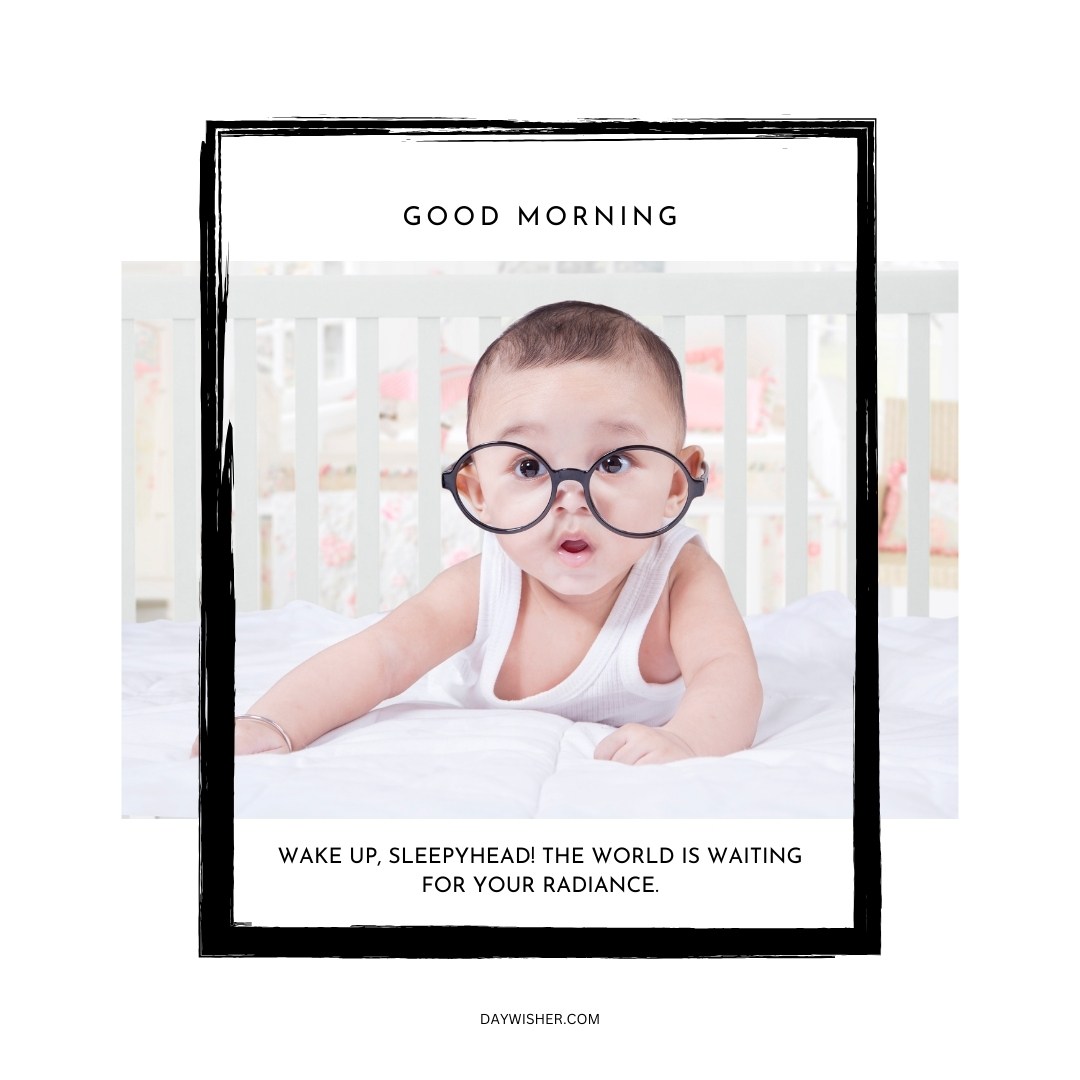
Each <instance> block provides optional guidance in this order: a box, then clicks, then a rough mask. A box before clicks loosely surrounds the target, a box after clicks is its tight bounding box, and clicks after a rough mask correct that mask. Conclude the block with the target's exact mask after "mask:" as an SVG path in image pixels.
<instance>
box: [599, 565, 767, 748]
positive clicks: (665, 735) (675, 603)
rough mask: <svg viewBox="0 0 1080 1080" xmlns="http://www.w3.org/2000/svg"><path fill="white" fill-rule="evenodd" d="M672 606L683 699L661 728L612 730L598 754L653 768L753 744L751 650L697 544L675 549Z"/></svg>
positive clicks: (755, 689)
mask: <svg viewBox="0 0 1080 1080" xmlns="http://www.w3.org/2000/svg"><path fill="white" fill-rule="evenodd" d="M669 611H670V634H671V648H672V651H673V652H674V654H675V659H676V660H677V661H678V664H679V669H680V671H681V672H682V677H683V680H684V682H685V683H686V693H685V694H684V695H683V699H682V702H681V704H680V705H679V708H678V709H677V710H676V712H675V715H674V716H673V717H672V718H671V719H670V720H669V721H668V722H667V723H666V724H664V725H663V727H657V728H653V727H647V726H646V725H643V724H625V725H623V726H622V727H621V728H619V729H618V730H616V731H614V732H612V734H610V735H608V736H607V737H606V738H605V739H603V740H602V741H601V742H600V743H599V745H598V746H597V747H596V751H595V755H594V756H595V757H596V758H597V759H600V760H606V761H622V762H625V763H626V764H629V765H651V764H659V763H661V762H665V761H676V760H678V759H679V758H685V757H695V756H696V757H706V756H708V757H714V756H715V757H719V756H722V755H724V754H731V753H734V752H735V751H736V750H745V749H747V748H749V747H750V746H751V744H752V743H753V741H754V734H755V733H756V731H757V723H758V717H759V716H760V714H761V703H762V691H761V681H760V679H759V678H758V671H757V661H756V660H755V658H754V650H753V648H752V647H751V644H750V636H749V635H748V634H747V632H746V625H745V623H744V622H743V619H742V616H741V615H740V614H739V609H738V607H737V606H736V604H735V600H734V598H733V597H732V595H731V590H730V589H729V588H728V584H727V579H726V578H725V577H724V572H723V571H722V570H721V569H720V567H719V566H718V565H717V564H716V563H715V562H714V561H713V559H712V558H711V557H710V556H709V554H708V552H707V551H705V549H704V548H703V547H701V546H700V545H698V544H687V545H686V546H685V547H684V548H683V550H682V551H681V552H680V553H679V558H678V560H677V561H676V563H675V567H674V568H673V577H672V583H671V592H670V595H669Z"/></svg>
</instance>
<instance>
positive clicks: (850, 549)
mask: <svg viewBox="0 0 1080 1080" xmlns="http://www.w3.org/2000/svg"><path fill="white" fill-rule="evenodd" d="M855 319H856V316H855V315H849V316H848V317H847V456H846V458H845V460H846V461H847V595H848V599H849V600H850V601H851V602H852V603H854V602H855V552H856V550H857V545H856V528H855V525H856V517H857V515H856V513H855V507H856V506H857V505H858V503H857V502H856V499H857V497H858V489H859V479H858V477H859V469H858V465H859V461H858V457H857V455H858V454H860V453H862V449H863V442H862V439H861V438H860V432H859V398H858V391H857V389H856V385H855V384H856V379H855V376H856V373H857V368H856V363H857V359H858V358H857V356H856V353H855V341H856V337H855ZM867 475H870V473H869V470H868V471H867Z"/></svg>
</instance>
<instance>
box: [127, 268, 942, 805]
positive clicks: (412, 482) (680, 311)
mask: <svg viewBox="0 0 1080 1080" xmlns="http://www.w3.org/2000/svg"><path fill="white" fill-rule="evenodd" d="M198 284H199V279H198V268H197V267H196V266H194V265H190V264H189V265H170V264H129V265H126V266H125V267H124V273H123V304H124V311H123V316H124V319H125V324H126V325H129V326H130V331H129V334H128V337H127V338H126V339H125V340H127V341H129V342H130V343H131V348H132V350H133V356H132V358H131V359H132V361H133V362H132V363H130V364H129V370H130V372H131V376H132V382H133V384H134V386H133V389H132V390H131V391H130V401H131V403H132V405H133V412H132V415H131V416H130V417H128V418H126V419H127V420H128V421H129V422H130V423H131V425H132V430H133V438H132V443H133V446H134V448H135V454H134V461H133V465H134V475H133V477H131V476H129V477H128V478H127V482H128V483H129V484H130V483H131V481H132V480H133V481H134V483H133V484H132V487H133V492H132V494H133V499H132V502H131V508H132V510H133V512H134V513H133V517H134V526H135V529H134V544H133V545H132V546H131V549H130V553H131V555H132V556H133V560H132V565H131V567H130V571H129V577H128V591H127V594H126V595H125V597H124V606H125V623H124V647H125V652H124V664H125V668H124V770H123V785H124V798H123V813H124V814H125V815H126V816H132V817H192V816H195V815H196V814H197V811H198V773H197V760H196V759H195V757H194V756H193V753H194V743H195V736H196V734H197V731H196V729H195V727H194V719H195V717H196V715H197V686H196V682H195V679H194V673H193V672H192V670H191V665H190V659H191V656H192V655H193V653H194V651H195V650H196V649H197V647H198V622H197V618H196V616H197V611H198V590H197V580H198V577H197V575H198V532H197V529H198V514H197V510H198V506H197V502H196V504H195V505H194V506H193V505H192V504H191V503H190V502H186V503H185V501H184V497H185V496H186V498H187V499H189V500H190V498H191V495H192V493H193V492H195V491H196V490H197V470H198V460H197V459H198V452H197V451H198V447H197V445H195V444H194V442H193V440H194V438H195V434H196V430H197V428H196V419H197V417H196V416H195V410H196V408H197V397H196V387H197V378H196V373H195V372H194V371H193V365H194V364H195V363H196V360H197V353H196V341H197V339H196V335H195V332H194V325H195V323H196V317H197V313H198ZM878 287H879V305H878V306H879V310H878V378H877V389H878V396H877V402H876V404H877V409H876V414H877V419H878V438H877V443H878V448H879V454H878V461H879V476H878V477H877V484H878V521H877V524H878V536H877V540H876V544H875V546H876V547H877V549H878V563H879V566H878V602H879V610H880V613H881V619H880V622H879V624H878V646H879V664H880V669H879V670H880V679H881V698H880V745H881V751H880V753H881V785H882V786H881V807H882V811H881V812H882V815H883V816H885V817H899V818H942V817H945V818H947V817H955V816H956V813H957V746H956V713H957V695H956V659H957V658H956V649H957V626H958V619H957V615H958V605H957V585H958V577H959V574H958V565H959V552H958V526H957V509H956V508H957V501H958V500H957V489H958V470H957V430H958V418H957V417H958V408H957V401H956V396H957V395H956V386H957V375H956V338H957V326H956V322H957V312H956V307H957V304H956V299H957V270H956V268H955V267H950V266H938V265H934V266H918V267H905V268H891V267H881V268H880V269H879V271H878ZM809 298H812V300H811V299H809ZM854 299H855V292H854V268H853V267H850V266H849V267H843V266H841V267H832V266H812V265H806V264H789V265H776V264H769V265H767V266H765V267H761V266H759V265H754V264H741V265H739V266H738V267H736V268H732V267H730V266H726V265H724V264H707V263H660V262H640V263H636V264H626V263H609V264H603V263H578V262H567V263H552V264H546V265H545V264H541V263H538V262H527V263H520V264H519V263H509V264H507V263H424V264H421V263H384V264H365V263H360V262H355V263H348V262H345V263H334V262H330V263H319V262H308V263H289V262H278V263H263V264H251V265H234V266H233V267H231V268H230V273H229V303H230V320H229V323H228V326H227V332H226V343H225V359H224V363H225V368H224V370H225V382H224V395H223V398H224V410H225V419H226V423H227V424H229V425H231V428H232V440H233V446H234V449H235V457H236V470H235V481H234V489H233V492H234V499H233V512H232V532H233V538H234V539H233V546H234V552H235V563H234V565H235V583H236V602H237V614H236V712H237V715H238V717H242V718H241V719H238V720H237V727H236V732H237V735H236V738H237V746H236V772H235V813H236V816H237V817H239V818H243V817H254V818H282V817H287V818H294V817H300V818H303V817H310V818H336V817H341V818H400V817H408V818H530V817H537V818H578V817H587V818H751V819H759V818H849V817H851V813H852V748H853V737H854V730H853V712H852V708H853V706H852V685H853V680H854V674H855V643H856V622H857V620H856V605H855V603H854V587H855V573H854V562H855V553H856V551H855V528H854V524H855V523H854V507H853V497H854V486H855V463H856V454H857V453H858V450H859V446H860V443H859V441H858V438H857V427H856V423H857V415H856V411H857V410H856V403H855V400H854V398H855V394H854V371H853V364H854V362H855V349H854ZM811 307H813V310H809V309H810V308H811ZM170 311H171V317H166V313H167V312H170ZM298 311H303V312H304V313H305V314H303V315H300V316H298V315H297V314H296V313H297V312H298ZM478 371H479V373H480V374H479V375H478V374H477V372H478ZM501 384H505V389H504V388H503V385H501ZM725 387H731V388H733V390H734V392H733V393H729V394H725ZM912 388H913V389H914V391H915V393H917V394H921V397H919V398H918V399H916V400H914V401H913V402H912V403H911V405H910V408H909V392H910V390H911V389H912ZM485 398H487V401H485ZM485 405H486V406H487V410H486V411H487V412H488V413H489V414H490V413H494V415H487V416H485V415H483V413H484V408H483V407H484V406H485ZM496 405H498V411H495V406H496ZM911 425H914V431H915V436H916V441H913V442H912V444H911V445H912V450H911V452H910V454H909V452H908V450H907V447H908V440H909V429H910V426H911ZM669 429H670V430H669ZM919 437H921V439H922V445H921V447H920V445H919V444H918V441H917V440H918V438H919ZM184 439H186V440H187V443H186V445H185V444H184V441H183V440H184ZM609 443H610V445H608V444H609ZM130 464H131V463H129V468H130ZM567 468H570V469H572V470H573V473H572V475H569V476H567V475H565V474H562V475H560V470H565V469H567ZM507 478H512V482H513V484H514V486H513V487H512V488H508V487H506V486H505V484H506V483H508V482H509V481H508V480H507ZM916 485H918V486H916ZM496 492H498V494H496ZM649 496H651V500H650V498H649ZM657 498H659V499H660V503H659V504H658V505H657V506H656V507H653V506H652V503H653V502H655V501H656V500H657ZM639 503H641V504H642V505H641V511H640V512H641V513H644V514H645V517H644V518H642V517H640V516H639ZM649 515H652V516H649ZM920 523H921V525H920ZM920 529H921V532H920ZM909 533H910V535H911V537H912V543H911V551H910V553H909V551H908V536H909ZM920 541H921V546H920ZM688 543H689V544H691V545H692V546H691V547H690V548H688V549H687V550H685V551H684V550H683V548H684V546H685V545H686V544H688ZM170 556H171V557H170ZM703 640H704V641H707V644H702V642H703ZM327 650H329V651H327ZM388 657H389V659H388ZM687 665H691V666H692V669H693V672H694V675H692V676H690V677H689V678H688V677H687V672H686V668H687ZM387 669H389V670H387ZM180 672H183V673H184V677H179V673H180ZM698 672H700V673H701V676H702V680H703V681H702V682H698V683H697V686H695V681H696V680H695V677H694V676H696V675H697V674H698ZM711 672H715V673H716V682H714V683H710V682H709V678H710V673H711ZM245 714H248V715H245ZM653 764H655V765H657V766H658V767H656V768H651V767H648V766H650V765H653Z"/></svg>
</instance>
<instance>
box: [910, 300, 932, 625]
mask: <svg viewBox="0 0 1080 1080" xmlns="http://www.w3.org/2000/svg"><path fill="white" fill-rule="evenodd" d="M907 324H908V325H907V331H908V451H907V468H908V472H907V481H908V484H907V497H908V499H907V502H908V511H907V594H908V599H907V613H908V614H909V615H929V614H930V316H929V315H909V316H908V320H907Z"/></svg>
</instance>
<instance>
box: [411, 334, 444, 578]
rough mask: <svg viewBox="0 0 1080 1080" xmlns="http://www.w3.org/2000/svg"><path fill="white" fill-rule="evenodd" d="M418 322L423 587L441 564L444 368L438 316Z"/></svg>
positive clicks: (419, 459) (419, 468) (419, 508)
mask: <svg viewBox="0 0 1080 1080" xmlns="http://www.w3.org/2000/svg"><path fill="white" fill-rule="evenodd" d="M418 322H419V338H418V345H419V364H420V370H419V383H420V387H419V401H418V403H417V423H418V426H419V429H420V430H419V434H418V436H417V463H416V465H417V469H418V472H419V475H418V477H417V482H416V490H417V499H418V506H417V511H418V513H417V519H418V521H417V530H418V532H419V543H420V552H419V558H420V588H423V587H424V586H425V585H427V584H428V582H430V581H431V580H432V578H434V577H435V576H436V574H438V572H439V569H440V567H441V566H442V528H441V525H440V516H439V515H440V511H441V493H442V487H441V486H440V483H439V464H440V457H441V449H442V428H441V422H440V421H441V417H440V412H441V403H442V372H441V361H440V356H439V346H440V341H441V336H440V327H439V319H437V318H423V319H420V320H418Z"/></svg>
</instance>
